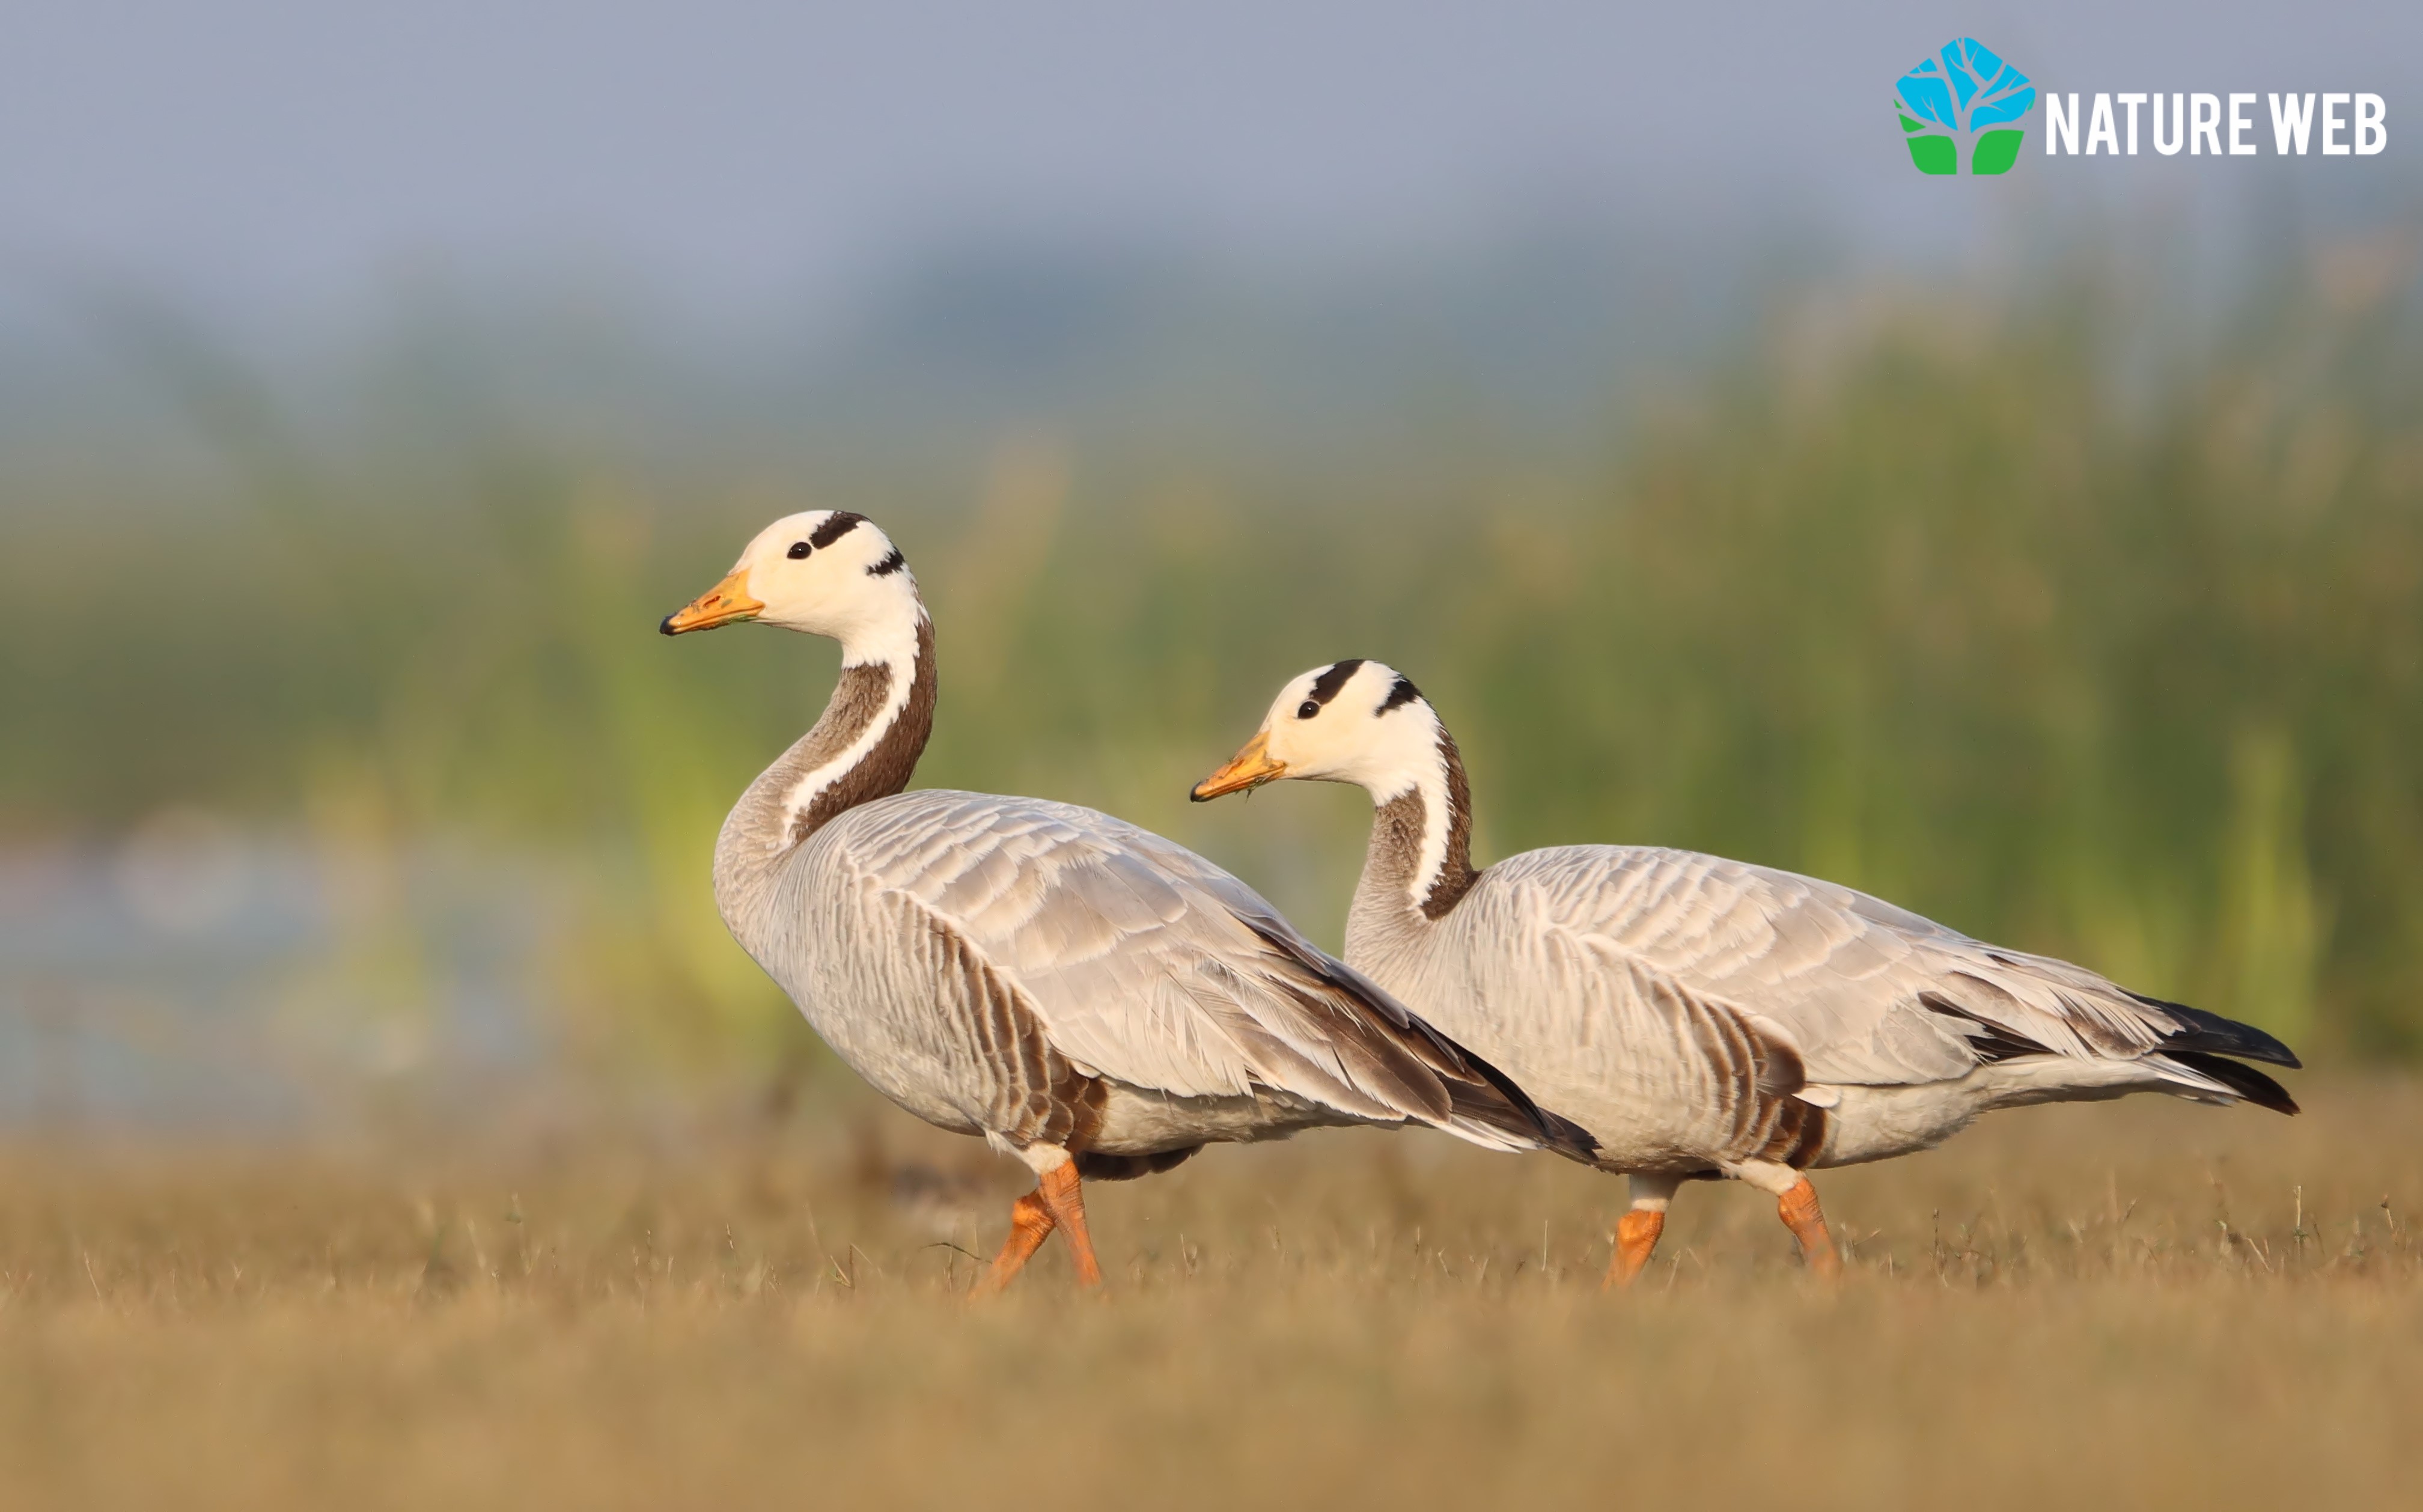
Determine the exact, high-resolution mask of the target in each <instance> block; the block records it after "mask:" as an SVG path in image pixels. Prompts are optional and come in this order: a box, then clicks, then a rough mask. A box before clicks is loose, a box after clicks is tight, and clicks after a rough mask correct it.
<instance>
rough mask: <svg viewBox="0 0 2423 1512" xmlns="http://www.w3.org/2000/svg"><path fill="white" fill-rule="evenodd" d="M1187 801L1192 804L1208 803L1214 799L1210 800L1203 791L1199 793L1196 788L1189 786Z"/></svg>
mask: <svg viewBox="0 0 2423 1512" xmlns="http://www.w3.org/2000/svg"><path fill="white" fill-rule="evenodd" d="M1186 801H1187V802H1188V803H1190V804H1208V803H1210V802H1211V800H1210V799H1209V798H1206V797H1204V796H1203V795H1202V794H1201V793H1199V792H1197V791H1196V790H1195V789H1194V788H1187V789H1186Z"/></svg>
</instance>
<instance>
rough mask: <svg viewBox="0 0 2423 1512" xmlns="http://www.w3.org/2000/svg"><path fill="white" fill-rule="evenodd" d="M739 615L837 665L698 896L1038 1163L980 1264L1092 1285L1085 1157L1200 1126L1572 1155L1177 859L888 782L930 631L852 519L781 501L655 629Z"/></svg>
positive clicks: (977, 1128)
mask: <svg viewBox="0 0 2423 1512" xmlns="http://www.w3.org/2000/svg"><path fill="white" fill-rule="evenodd" d="M742 621H754V622H757V623H760V624H766V625H779V626H782V627H784V629H795V630H805V631H807V632H809V633H810V634H815V635H825V636H831V638H833V639H834V640H837V641H839V642H840V643H841V646H842V671H841V680H840V682H839V684H838V685H837V686H836V687H835V688H834V689H833V692H832V696H831V701H830V702H829V703H828V704H827V705H826V706H825V711H824V717H823V718H821V719H819V720H817V721H816V727H815V728H813V729H811V730H809V731H808V733H807V734H806V735H804V736H802V737H801V738H800V740H799V741H798V742H797V743H796V744H794V745H793V746H792V747H791V748H790V749H789V750H788V751H786V752H784V754H783V755H782V756H780V757H778V758H777V759H776V760H775V762H774V764H773V765H772V766H770V767H768V768H767V769H766V771H765V772H764V773H763V774H762V775H760V776H759V777H758V778H757V780H756V781H755V782H753V783H752V784H750V786H749V788H748V790H747V791H746V792H745V793H743V794H742V795H741V798H740V802H739V803H738V804H736V805H735V806H734V808H733V810H732V814H731V817H730V818H728V819H726V820H724V823H723V830H722V834H721V836H720V837H719V838H718V839H717V841H716V847H715V898H716V902H717V904H718V905H719V906H720V907H721V910H722V912H723V918H724V922H725V923H726V924H727V925H728V926H729V927H730V928H731V930H732V932H733V935H734V936H735V938H736V939H737V940H738V941H739V942H740V944H741V946H742V947H743V948H745V949H746V950H748V952H749V953H750V955H752V956H753V957H754V958H755V959H756V961H757V963H758V964H759V965H761V966H763V967H764V968H765V969H766V971H767V973H768V975H769V976H771V977H772V978H773V979H774V980H775V981H776V982H778V983H780V984H781V986H782V988H783V990H784V992H786V993H788V994H789V995H791V998H792V1000H793V1001H794V1002H796V1003H798V1004H799V1006H800V1011H801V1012H803V1013H805V1014H806V1015H807V1019H808V1022H809V1023H810V1024H812V1025H814V1026H815V1027H816V1031H817V1032H818V1033H819V1034H821V1035H822V1036H823V1037H824V1039H825V1042H827V1043H828V1044H830V1045H831V1046H832V1048H833V1049H834V1051H835V1052H836V1053H838V1054H839V1055H840V1056H841V1058H843V1059H844V1060H846V1061H847V1062H848V1063H849V1065H850V1066H851V1068H852V1069H854V1070H855V1071H857V1072H858V1074H860V1075H862V1076H863V1077H865V1078H866V1079H867V1080H868V1081H869V1082H871V1083H873V1084H874V1086H875V1087H876V1089H877V1090H879V1091H881V1092H882V1093H883V1094H884V1095H885V1096H887V1097H889V1098H891V1099H892V1100H893V1101H894V1102H895V1103H897V1104H899V1105H900V1106H902V1107H904V1108H906V1109H908V1110H909V1111H910V1112H911V1113H914V1114H916V1115H917V1116H918V1117H920V1118H922V1119H925V1120H926V1122H929V1123H934V1124H937V1125H940V1126H941V1127H942V1128H946V1129H950V1130H954V1131H956V1132H958V1133H961V1134H977V1135H982V1136H983V1137H984V1138H986V1139H987V1140H988V1141H990V1143H991V1144H992V1145H994V1146H995V1147H996V1148H998V1149H1001V1150H1004V1151H1006V1152H1009V1153H1011V1154H1016V1155H1017V1156H1018V1157H1019V1158H1020V1159H1021V1160H1023V1161H1025V1162H1026V1164H1027V1165H1028V1166H1029V1167H1031V1168H1032V1169H1033V1170H1034V1171H1035V1173H1036V1177H1037V1185H1036V1190H1035V1191H1034V1192H1031V1193H1029V1194H1028V1195H1026V1196H1024V1197H1021V1198H1020V1199H1019V1200H1018V1202H1017V1204H1016V1206H1015V1207H1014V1208H1013V1210H1012V1213H1011V1230H1010V1235H1009V1239H1008V1241H1007V1242H1006V1244H1005V1245H1004V1246H1003V1247H1002V1250H1001V1253H1000V1256H999V1257H998V1258H997V1259H996V1260H995V1261H994V1262H993V1266H992V1269H991V1272H990V1277H989V1281H990V1284H991V1285H994V1286H999V1285H1001V1284H1003V1283H1004V1282H1006V1281H1008V1280H1009V1278H1010V1277H1011V1276H1013V1275H1015V1274H1016V1273H1017V1272H1018V1270H1019V1268H1020V1267H1021V1265H1024V1264H1025V1262H1026V1259H1027V1257H1028V1256H1030V1255H1032V1254H1033V1253H1034V1252H1035V1249H1036V1248H1037V1246H1038V1245H1040V1244H1041V1243H1042V1242H1043V1240H1044V1239H1045V1238H1047V1237H1048V1236H1049V1235H1050V1234H1051V1233H1052V1232H1053V1229H1054V1228H1058V1229H1061V1230H1063V1231H1065V1232H1066V1233H1067V1234H1068V1236H1069V1244H1070V1246H1071V1248H1072V1249H1073V1250H1074V1256H1073V1258H1074V1259H1075V1262H1076V1265H1077V1272H1078V1276H1079V1279H1080V1280H1081V1281H1084V1282H1085V1283H1086V1284H1091V1283H1092V1282H1093V1281H1096V1280H1097V1279H1098V1278H1099V1276H1100V1270H1099V1267H1098V1266H1097V1265H1096V1263H1095V1259H1094V1252H1093V1246H1092V1244H1091V1242H1090V1240H1089V1239H1088V1238H1087V1236H1086V1233H1085V1206H1084V1202H1083V1201H1082V1199H1081V1197H1080V1192H1079V1185H1078V1184H1079V1180H1080V1178H1082V1177H1088V1176H1090V1177H1096V1178H1101V1179H1108V1180H1116V1179H1121V1178H1125V1177H1131V1176H1140V1175H1144V1174H1146V1173H1148V1172H1149V1171H1157V1170H1167V1169H1169V1168H1170V1167H1172V1166H1175V1165H1177V1164H1178V1163H1179V1162H1180V1161H1181V1160H1184V1159H1185V1158H1186V1157H1187V1156H1189V1155H1191V1154H1195V1152H1196V1151H1197V1150H1199V1149H1201V1148H1202V1147H1203V1146H1204V1145H1205V1144H1207V1143H1210V1142H1212V1141H1216V1140H1247V1139H1268V1138H1280V1137H1283V1136H1285V1135H1288V1134H1291V1133H1293V1132H1295V1131H1296V1130H1298V1129H1304V1128H1310V1127H1314V1126H1317V1125H1324V1124H1347V1123H1378V1124H1403V1123H1426V1124H1430V1125H1432V1126H1433V1127H1436V1128H1440V1129H1444V1130H1446V1131H1448V1132H1449V1133H1450V1134H1455V1135H1460V1136H1462V1137H1463V1138H1466V1139H1469V1140H1471V1141H1472V1142H1474V1143H1476V1144H1481V1145H1486V1146H1489V1147H1491V1148H1495V1149H1533V1148H1538V1147H1540V1146H1543V1145H1547V1146H1552V1147H1556V1148H1560V1149H1562V1150H1564V1151H1566V1152H1567V1153H1569V1154H1575V1155H1576V1158H1587V1152H1588V1148H1589V1146H1588V1140H1587V1138H1585V1137H1583V1136H1582V1135H1581V1134H1580V1132H1579V1131H1578V1130H1577V1129H1576V1128H1575V1127H1574V1126H1573V1125H1571V1124H1568V1123H1565V1122H1563V1121H1562V1120H1560V1119H1557V1118H1555V1117H1554V1116H1553V1115H1547V1114H1543V1113H1542V1112H1541V1111H1540V1110H1539V1109H1538V1108H1536V1107H1534V1106H1532V1104H1531V1102H1530V1100H1529V1099H1528V1097H1526V1096H1525V1095H1524V1094H1523V1092H1522V1091H1521V1090H1520V1089H1519V1088H1517V1087H1516V1086H1515V1085H1514V1084H1513V1083H1512V1082H1511V1081H1509V1080H1508V1079H1507V1078H1506V1077H1504V1076H1502V1075H1500V1074H1497V1071H1495V1070H1494V1069H1493V1068H1491V1067H1489V1066H1487V1065H1485V1064H1483V1063H1482V1062H1481V1061H1480V1060H1479V1059H1478V1058H1474V1057H1472V1056H1469V1055H1467V1054H1465V1052H1464V1051H1463V1050H1462V1049H1461V1048H1459V1047H1458V1046H1457V1045H1455V1044H1454V1043H1452V1042H1449V1040H1447V1039H1446V1038H1444V1037H1443V1036H1441V1035H1439V1034H1437V1033H1436V1032H1434V1031H1433V1030H1432V1028H1431V1027H1429V1026H1428V1025H1426V1024H1424V1023H1423V1022H1421V1020H1419V1019H1417V1018H1416V1017H1415V1016H1414V1015H1412V1014H1411V1013H1408V1012H1407V1011H1405V1010H1404V1008H1403V1007H1402V1005H1401V1004H1399V1003H1398V1002H1397V1001H1396V1000H1395V999H1394V998H1392V997H1390V996H1389V995H1387V994H1386V993H1385V992H1382V991H1381V990H1380V989H1379V988H1377V987H1375V986H1374V985H1372V983H1371V982H1370V979H1367V978H1365V977H1363V976H1362V975H1361V974H1360V973H1358V972H1355V971H1353V970H1350V969H1349V968H1347V967H1346V966H1345V965H1343V964H1341V963H1338V962H1337V961H1335V960H1333V959H1332V958H1330V957H1328V956H1326V955H1323V954H1322V952H1321V951H1319V950H1317V949H1315V948H1314V947H1312V946H1311V945H1310V944H1309V943H1308V942H1307V941H1306V939H1305V938H1304V936H1303V935H1301V934H1299V933H1298V932H1297V931H1295V929H1294V928H1293V927H1292V926H1291V925H1290V924H1289V923H1288V921H1287V920H1286V919H1284V918H1282V917H1280V916H1279V915H1278V912H1277V911H1276V910H1275V909H1274V908H1272V907H1271V905H1270V904H1268V903H1266V902H1264V901H1263V900H1262V899H1260V898H1259V896H1257V895H1256V894H1255V893H1254V891H1253V890H1252V889H1251V888H1249V887H1247V886H1246V885H1245V884H1244V883H1241V882H1239V881H1237V879H1235V878H1234V877H1231V876H1229V875H1228V874H1227V872H1225V871H1222V870H1221V869H1220V868H1219V867H1214V866H1212V865H1211V863H1210V862H1208V861H1205V860H1204V859H1202V858H1201V857H1200V856H1197V855H1196V854H1194V853H1193V852H1191V851H1186V850H1184V849H1182V848H1180V847H1179V846H1176V845H1173V844H1171V843H1170V842H1169V841H1167V840H1164V839H1163V838H1162V837H1160V836H1157V835H1151V834H1148V833H1147V832H1146V831H1143V830H1140V829H1137V828H1136V827H1135V826H1134V825H1132V824H1125V823H1121V822H1120V821H1119V820H1115V819H1112V818H1110V817H1109V816H1108V815H1105V814H1098V813H1095V812H1094V811H1092V810H1091V809H1085V808H1077V807H1073V806H1071V805H1069V804H1054V803H1048V802H1045V801H1044V800H1042V799H1039V798H997V797H993V796H990V795H988V794H984V793H963V792H948V791H941V790H931V791H924V792H913V793H904V792H902V791H901V789H902V788H906V787H907V786H908V784H909V776H910V773H911V772H912V771H913V770H914V769H915V767H916V765H917V757H918V755H919V753H920V752H922V751H923V750H924V749H925V745H926V736H927V734H928V733H929V732H930V731H931V729H932V727H933V720H934V699H935V675H934V630H933V626H932V623H931V622H930V621H929V620H928V619H927V618H926V606H925V604H924V602H923V601H922V600H921V599H920V598H919V597H918V593H917V583H916V580H915V579H914V578H912V577H911V575H910V573H909V570H908V568H907V566H906V565H904V564H903V563H902V561H901V557H900V552H899V551H898V550H897V549H895V547H894V546H893V544H892V543H891V541H890V540H888V539H886V538H885V536H884V534H883V533H882V532H881V531H879V530H878V529H876V527H875V526H874V525H873V524H871V523H869V522H868V521H867V520H866V519H865V518H864V517H862V516H859V515H853V514H848V513H845V512H841V511H829V510H817V511H813V512H810V513H807V514H800V515H794V516H791V517H788V518H785V519H781V520H777V521H775V522H774V524H772V525H771V526H769V527H768V528H767V530H766V531H765V532H764V533H762V534H760V535H759V536H758V537H757V538H756V539H755V540H754V541H752V542H751V543H750V546H749V549H747V550H746V551H744V552H742V553H741V556H740V561H739V563H738V564H737V565H736V566H734V567H733V569H732V571H731V573H730V574H729V575H728V576H726V577H725V578H724V580H723V581H721V582H719V583H717V584H716V585H715V586H714V587H713V588H712V589H710V590H708V591H707V592H706V593H705V594H704V595H702V596H701V597H698V598H697V599H696V600H694V601H693V602H691V603H690V604H689V606H688V607H687V608H685V609H683V610H681V611H680V612H679V613H674V614H673V615H671V616H669V617H667V619H666V620H665V622H664V626H663V629H664V632H665V633H666V634H667V635H679V634H681V633H683V632H685V631H689V630H702V629H710V628H712V627H714V626H718V625H730V624H735V623H738V622H742Z"/></svg>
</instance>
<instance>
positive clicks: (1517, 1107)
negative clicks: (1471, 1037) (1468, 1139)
mask: <svg viewBox="0 0 2423 1512" xmlns="http://www.w3.org/2000/svg"><path fill="white" fill-rule="evenodd" d="M1242 922H1243V924H1244V926H1245V927H1246V928H1247V929H1249V930H1252V931H1254V932H1255V933H1256V934H1257V935H1259V936H1260V937H1261V940H1262V942H1263V943H1264V944H1265V945H1267V946H1269V947H1271V948H1272V949H1274V950H1276V951H1277V952H1279V953H1280V954H1281V955H1283V956H1285V957H1287V958H1288V959H1289V960H1291V961H1293V962H1295V963H1297V964H1298V965H1300V966H1302V967H1304V968H1305V969H1307V971H1309V972H1311V973H1312V975H1313V976H1314V977H1315V978H1316V979H1319V980H1320V981H1322V983H1323V984H1325V985H1326V986H1328V987H1329V988H1330V989H1331V990H1332V991H1335V992H1337V993H1338V994H1340V995H1342V996H1344V997H1346V998H1347V999H1349V1000H1350V1001H1353V1002H1355V1003H1359V1004H1361V1005H1362V1006H1363V1007H1364V1008H1365V1009H1366V1010H1368V1011H1370V1012H1371V1013H1372V1014H1373V1015H1374V1018H1375V1020H1376V1024H1377V1025H1385V1026H1386V1027H1387V1028H1388V1029H1389V1030H1390V1031H1392V1032H1394V1033H1395V1034H1397V1035H1399V1036H1409V1037H1411V1038H1413V1039H1416V1040H1417V1041H1419V1042H1421V1043H1422V1044H1424V1045H1427V1046H1428V1047H1429V1048H1430V1049H1431V1051H1432V1052H1433V1054H1434V1055H1435V1056H1437V1058H1439V1059H1440V1060H1442V1061H1444V1062H1445V1063H1446V1065H1447V1067H1448V1068H1449V1071H1448V1072H1447V1073H1442V1072H1441V1071H1440V1070H1439V1069H1438V1068H1437V1067H1435V1066H1433V1067H1432V1068H1431V1074H1433V1076H1435V1077H1437V1081H1438V1085H1439V1086H1441V1087H1443V1088H1444V1089H1446V1090H1447V1095H1448V1107H1449V1112H1450V1113H1451V1114H1452V1115H1453V1116H1455V1117H1459V1118H1464V1119H1468V1120H1470V1121H1471V1122H1475V1123H1479V1124H1481V1125H1483V1126H1485V1127H1488V1128H1492V1129H1497V1130H1498V1131H1500V1132H1501V1133H1505V1134H1512V1135H1514V1136H1516V1137H1517V1138H1527V1139H1536V1140H1538V1141H1539V1142H1540V1144H1541V1146H1542V1147H1543V1148H1544V1149H1549V1150H1554V1151H1555V1152H1557V1153H1558V1154H1560V1155H1564V1156H1566V1157H1567V1158H1569V1159H1573V1160H1578V1161H1580V1162H1582V1163H1583V1164H1584V1165H1592V1164H1595V1163H1596V1156H1597V1154H1598V1140H1597V1139H1596V1138H1592V1135H1591V1132H1590V1131H1589V1130H1588V1129H1585V1128H1583V1127H1582V1126H1581V1125H1580V1124H1578V1123H1576V1122H1573V1121H1572V1120H1571V1119H1566V1118H1560V1117H1559V1116H1558V1115H1556V1114H1554V1113H1550V1112H1548V1111H1546V1110H1545V1109H1544V1108H1542V1107H1541V1106H1540V1105H1539V1104H1537V1103H1534V1102H1533V1101H1531V1094H1530V1093H1528V1092H1527V1091H1525V1090H1523V1089H1522V1088H1521V1087H1519V1086H1517V1085H1516V1084H1515V1081H1514V1078H1512V1076H1509V1075H1507V1074H1505V1073H1504V1072H1502V1071H1499V1070H1498V1069H1497V1067H1496V1066H1493V1065H1491V1064H1490V1063H1489V1062H1488V1061H1486V1060H1483V1059H1482V1058H1481V1057H1479V1056H1477V1055H1475V1054H1473V1053H1472V1052H1471V1051H1470V1050H1468V1049H1466V1048H1465V1047H1464V1046H1463V1045H1462V1044H1460V1043H1458V1042H1455V1041H1453V1040H1450V1039H1449V1038H1448V1037H1447V1036H1446V1035H1444V1034H1442V1033H1440V1032H1439V1031H1438V1029H1437V1028H1436V1027H1433V1025H1432V1024H1431V1022H1430V1020H1428V1019H1426V1018H1423V1017H1422V1016H1421V1015H1420V1014H1418V1013H1416V1012H1415V1011H1413V1010H1411V1009H1409V1008H1407V1007H1406V1006H1405V1005H1404V1004H1402V1003H1401V1002H1399V1001H1397V999H1396V998H1395V997H1393V996H1391V995H1389V994H1388V992H1387V990H1386V988H1384V987H1382V986H1381V985H1380V984H1379V983H1378V982H1375V981H1373V980H1372V979H1370V978H1369V977H1366V976H1364V975H1363V974H1362V973H1361V972H1359V971H1356V970H1355V969H1354V967H1352V966H1350V965H1348V964H1347V963H1344V962H1343V961H1340V960H1338V959H1337V958H1336V957H1334V956H1332V955H1329V954H1328V953H1327V952H1325V951H1322V950H1319V949H1316V948H1315V947H1313V946H1312V945H1310V944H1309V943H1308V942H1307V941H1305V940H1302V939H1300V938H1297V937H1296V936H1295V935H1294V934H1292V933H1291V931H1288V930H1286V929H1285V927H1284V926H1282V925H1277V924H1274V923H1266V922H1264V921H1262V920H1259V919H1254V918H1245V919H1243V921H1242Z"/></svg>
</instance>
